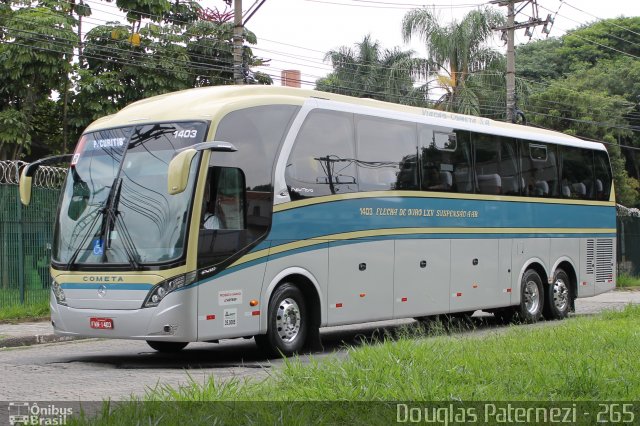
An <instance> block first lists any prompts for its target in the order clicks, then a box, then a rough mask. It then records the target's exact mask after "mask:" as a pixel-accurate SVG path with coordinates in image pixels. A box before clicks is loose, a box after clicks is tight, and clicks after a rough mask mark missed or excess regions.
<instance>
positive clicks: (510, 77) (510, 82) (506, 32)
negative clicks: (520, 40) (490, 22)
mask: <svg viewBox="0 0 640 426" xmlns="http://www.w3.org/2000/svg"><path fill="white" fill-rule="evenodd" d="M490 3H492V4H497V5H498V6H506V7H507V26H505V27H498V28H494V30H496V31H502V39H503V40H505V39H506V42H507V121H509V122H515V118H516V117H515V116H516V114H515V111H516V49H515V40H514V39H515V30H518V29H521V28H526V32H525V35H528V36H529V38H531V36H532V35H533V33H532V32H531V28H535V27H536V26H538V25H544V28H543V29H542V32H543V33H546V34H549V28H548V25H549V24H550V23H551V24H552V23H553V19H552V18H551V15H547V19H546V20H542V19H540V18H539V17H538V1H537V0H494V1H491V2H490ZM518 3H524V5H522V7H520V8H519V9H518V11H516V7H515V6H516V4H518ZM529 4H531V7H532V14H531V17H530V18H529V20H528V21H525V22H516V15H517V14H518V13H520V12H521V11H522V10H523V9H524V8H525V7H526V6H527V5H529Z"/></svg>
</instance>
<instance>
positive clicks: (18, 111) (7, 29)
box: [0, 7, 77, 160]
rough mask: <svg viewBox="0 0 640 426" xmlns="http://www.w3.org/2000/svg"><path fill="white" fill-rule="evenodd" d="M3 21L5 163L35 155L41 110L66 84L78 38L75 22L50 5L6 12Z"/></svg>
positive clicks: (0, 68) (0, 77) (0, 148)
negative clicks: (74, 28)
mask: <svg viewBox="0 0 640 426" xmlns="http://www.w3.org/2000/svg"><path fill="white" fill-rule="evenodd" d="M0 19H2V28H3V30H4V32H3V33H2V44H0V120H1V121H2V122H3V123H4V124H5V125H3V126H2V127H1V128H0V160H1V159H7V158H16V157H19V156H21V155H23V154H24V153H28V152H29V150H30V146H31V142H32V140H33V139H34V136H36V131H35V130H36V129H35V122H36V121H37V116H38V113H39V112H40V111H41V109H40V107H41V106H42V105H43V104H45V103H47V100H49V99H51V97H52V96H53V94H54V92H55V91H57V90H59V88H60V86H61V85H62V84H63V82H64V81H65V80H66V78H67V74H68V73H69V71H70V68H71V66H70V61H71V58H72V56H73V46H74V45H75V44H77V43H76V40H77V38H76V35H75V34H74V32H73V30H72V26H73V21H72V20H71V19H70V18H69V17H68V16H67V15H64V14H60V13H58V12H56V11H54V10H52V9H49V8H46V7H27V8H17V9H13V8H12V9H9V10H7V9H4V10H3V11H2V13H1V14H0ZM49 124H51V123H49Z"/></svg>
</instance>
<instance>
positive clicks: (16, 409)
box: [9, 402, 73, 426]
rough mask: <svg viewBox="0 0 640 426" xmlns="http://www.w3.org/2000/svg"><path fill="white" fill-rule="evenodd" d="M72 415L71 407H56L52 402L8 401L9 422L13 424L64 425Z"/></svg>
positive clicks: (12, 425)
mask: <svg viewBox="0 0 640 426" xmlns="http://www.w3.org/2000/svg"><path fill="white" fill-rule="evenodd" d="M72 415H73V408H70V407H56V406H55V405H54V404H46V405H38V403H37V402H33V403H30V402H10V403H9V424H10V425H11V426H14V425H38V426H44V425H66V424H67V420H68V419H69V418H70V417H71V416H72Z"/></svg>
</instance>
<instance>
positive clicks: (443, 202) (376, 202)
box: [268, 197, 616, 240]
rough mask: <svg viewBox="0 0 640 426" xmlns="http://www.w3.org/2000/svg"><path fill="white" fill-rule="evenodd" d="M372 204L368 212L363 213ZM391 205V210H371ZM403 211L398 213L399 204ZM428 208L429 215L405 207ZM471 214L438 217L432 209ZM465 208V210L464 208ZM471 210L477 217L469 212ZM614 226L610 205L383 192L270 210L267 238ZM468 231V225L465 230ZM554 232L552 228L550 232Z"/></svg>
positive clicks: (612, 211) (613, 213) (613, 216)
mask: <svg viewBox="0 0 640 426" xmlns="http://www.w3.org/2000/svg"><path fill="white" fill-rule="evenodd" d="M367 208H370V209H372V210H371V212H372V215H371V216H367V215H363V214H362V213H363V212H366V210H362V211H361V209H367ZM378 209H398V210H397V211H395V210H391V211H390V212H391V213H394V212H395V214H391V215H376V213H383V212H385V211H383V210H380V211H378ZM401 209H402V210H403V212H405V213H407V214H405V215H400V210H401ZM425 210H432V211H433V214H434V215H433V216H426V217H425V216H411V215H409V212H413V211H420V212H422V213H424V212H425ZM438 210H440V211H453V212H467V213H466V214H467V215H472V216H474V217H438V216H436V214H437V211H438ZM387 212H389V211H387ZM470 212H471V213H470ZM476 213H477V217H475V215H476ZM414 227H415V228H434V229H437V228H442V227H444V228H454V227H455V228H563V229H568V228H609V229H612V228H615V227H616V222H615V207H613V206H589V205H571V204H545V203H527V202H508V201H484V200H482V201H478V200H460V199H438V198H415V197H388V198H366V199H351V200H342V201H335V202H331V203H323V204H313V205H309V206H304V207H300V208H296V209H292V210H284V211H282V212H278V213H276V214H274V215H273V224H272V227H271V232H270V235H269V237H268V239H270V240H303V239H308V238H314V237H321V236H323V235H332V234H340V233H347V232H354V231H362V230H375V229H389V228H414ZM471 232H472V231H471ZM554 235H555V234H554Z"/></svg>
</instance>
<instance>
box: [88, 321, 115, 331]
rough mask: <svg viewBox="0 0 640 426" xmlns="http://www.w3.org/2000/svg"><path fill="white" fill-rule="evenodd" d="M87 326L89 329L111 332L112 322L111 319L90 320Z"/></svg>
mask: <svg viewBox="0 0 640 426" xmlns="http://www.w3.org/2000/svg"><path fill="white" fill-rule="evenodd" d="M89 325H90V326H91V328H98V329H101V330H113V320H112V319H111V318H90V319H89Z"/></svg>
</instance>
